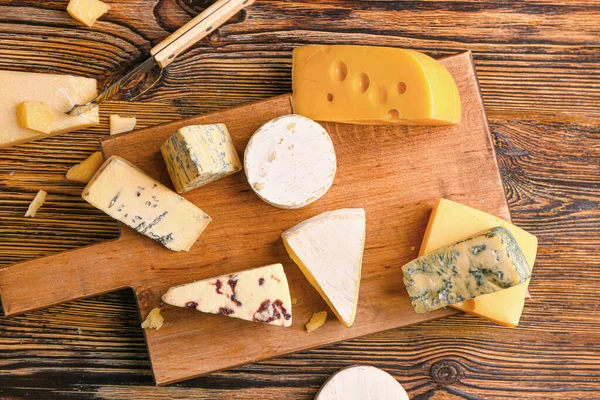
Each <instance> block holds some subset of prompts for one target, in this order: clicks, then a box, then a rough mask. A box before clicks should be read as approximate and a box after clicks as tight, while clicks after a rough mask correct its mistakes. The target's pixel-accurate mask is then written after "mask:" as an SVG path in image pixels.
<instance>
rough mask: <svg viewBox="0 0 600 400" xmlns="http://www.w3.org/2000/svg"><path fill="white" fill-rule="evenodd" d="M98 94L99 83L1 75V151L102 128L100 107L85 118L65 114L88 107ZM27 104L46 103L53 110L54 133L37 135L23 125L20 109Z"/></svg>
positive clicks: (70, 78) (21, 74) (24, 74)
mask: <svg viewBox="0 0 600 400" xmlns="http://www.w3.org/2000/svg"><path fill="white" fill-rule="evenodd" d="M96 94H97V93H96V80H95V79H90V78H83V77H78V76H71V75H51V74H36V73H30V72H18V71H0V121H2V123H1V124H0V148H2V147H8V146H14V145H17V144H20V143H25V142H30V141H32V140H37V139H43V138H47V137H51V136H54V135H58V134H61V133H67V132H72V131H75V130H77V129H82V128H86V127H89V126H94V125H98V123H99V122H100V119H99V115H98V107H93V108H92V109H90V110H89V111H87V112H85V113H83V114H81V115H76V116H71V115H67V114H65V111H68V110H70V109H71V108H72V107H73V106H74V105H76V104H85V103H87V102H88V101H90V100H91V99H93V98H94V97H96ZM23 102H44V103H46V104H47V105H48V106H49V107H50V110H51V112H52V114H53V115H54V117H55V119H54V122H53V123H52V127H51V128H50V129H49V131H50V133H42V132H37V131H34V130H32V129H27V128H24V127H22V126H21V125H20V124H19V121H18V115H17V105H18V104H20V103H23Z"/></svg>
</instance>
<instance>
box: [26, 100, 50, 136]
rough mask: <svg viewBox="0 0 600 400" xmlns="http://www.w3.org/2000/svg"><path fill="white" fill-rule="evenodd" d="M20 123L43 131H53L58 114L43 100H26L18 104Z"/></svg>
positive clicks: (28, 127)
mask: <svg viewBox="0 0 600 400" xmlns="http://www.w3.org/2000/svg"><path fill="white" fill-rule="evenodd" d="M17 118H18V119H19V125H21V126H22V127H23V128H27V129H31V130H34V131H38V132H42V133H50V132H52V127H53V125H54V121H56V116H55V115H54V114H53V113H52V110H50V107H49V106H48V104H46V103H44V102H43V101H24V102H22V103H19V104H18V105H17Z"/></svg>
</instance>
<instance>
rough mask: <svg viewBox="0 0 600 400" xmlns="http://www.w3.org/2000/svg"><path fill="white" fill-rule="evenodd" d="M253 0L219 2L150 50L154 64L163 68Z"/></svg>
mask: <svg viewBox="0 0 600 400" xmlns="http://www.w3.org/2000/svg"><path fill="white" fill-rule="evenodd" d="M254 1H255V0H219V1H217V2H216V3H214V4H213V5H211V6H210V7H208V8H207V9H206V10H204V11H203V12H202V13H201V14H198V15H197V16H196V17H195V18H194V19H192V20H191V21H190V22H188V23H187V24H185V25H184V26H182V27H181V28H179V29H177V31H175V32H174V33H173V34H171V35H170V36H169V37H167V38H166V39H165V40H163V41H162V42H160V43H159V44H157V45H156V46H154V47H153V48H152V50H150V54H152V57H154V59H155V60H156V63H157V64H158V65H159V66H160V67H161V68H165V67H166V66H167V65H169V64H171V63H172V62H173V60H175V58H176V57H177V56H178V55H179V54H181V53H183V52H184V51H186V50H187V49H189V48H190V47H191V46H192V45H194V44H195V43H196V42H197V41H199V40H200V39H202V38H204V37H206V36H208V35H209V34H210V33H211V32H212V31H214V30H215V29H217V28H218V27H220V26H221V25H223V24H224V23H225V22H226V21H227V20H229V18H231V17H233V16H234V15H235V14H236V13H237V12H238V11H240V10H242V9H244V8H245V7H247V6H249V5H250V4H252V3H254Z"/></svg>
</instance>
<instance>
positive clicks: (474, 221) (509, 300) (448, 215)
mask: <svg viewBox="0 0 600 400" xmlns="http://www.w3.org/2000/svg"><path fill="white" fill-rule="evenodd" d="M496 226H502V227H504V228H506V229H508V230H509V231H510V233H512V234H513V236H514V237H515V239H516V240H517V243H519V247H521V251H523V255H524V256H525V259H526V260H527V263H528V264H529V266H531V268H532V269H533V267H534V263H535V257H536V254H537V243H538V241H537V238H536V237H535V236H533V235H532V234H531V233H529V232H526V231H524V230H523V229H521V228H519V227H517V226H515V225H513V224H511V223H508V222H506V221H504V220H502V219H500V218H498V217H496V216H495V215H491V214H488V213H485V212H483V211H480V210H476V209H474V208H472V207H469V206H466V205H464V204H460V203H456V202H454V201H451V200H447V199H440V200H439V201H438V203H437V204H436V205H435V206H434V207H433V210H432V212H431V217H430V218H429V223H428V224H427V229H426V230H425V235H424V236H423V243H422V244H421V249H420V250H419V256H422V255H425V254H427V253H430V252H432V251H434V250H437V249H439V248H441V247H444V246H448V245H451V244H453V243H456V242H457V241H459V240H462V239H464V238H466V237H471V236H473V235H476V234H477V233H479V232H482V231H485V230H487V229H491V228H493V227H496ZM528 285H529V280H526V281H525V282H523V283H521V284H520V285H517V286H513V287H511V288H509V289H506V290H501V291H499V292H495V293H490V294H486V295H484V296H479V297H475V298H474V299H471V300H465V301H462V302H460V303H455V304H453V305H452V307H454V308H458V309H459V310H462V311H465V312H468V313H470V314H475V315H478V316H480V317H482V318H485V319H488V320H490V321H492V322H495V323H496V324H500V325H504V326H508V327H515V326H517V325H518V324H519V319H520V318H521V314H522V312H523V306H524V305H525V297H526V295H527V286H528Z"/></svg>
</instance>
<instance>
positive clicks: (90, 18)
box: [67, 0, 110, 27]
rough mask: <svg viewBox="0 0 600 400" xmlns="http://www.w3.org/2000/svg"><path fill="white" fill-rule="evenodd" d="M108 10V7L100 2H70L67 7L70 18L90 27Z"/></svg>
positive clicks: (75, 0) (96, 0)
mask: <svg viewBox="0 0 600 400" xmlns="http://www.w3.org/2000/svg"><path fill="white" fill-rule="evenodd" d="M109 9H110V6H109V5H108V4H106V3H103V2H101V1H100V0H71V1H70V2H69V5H68V6H67V12H68V13H69V14H70V15H71V17H73V18H74V19H76V20H77V21H79V22H81V23H82V24H84V25H87V26H90V27H91V26H92V25H94V22H96V20H97V19H98V18H100V17H101V16H103V15H104V14H106V13H107V12H108V10H109Z"/></svg>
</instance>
